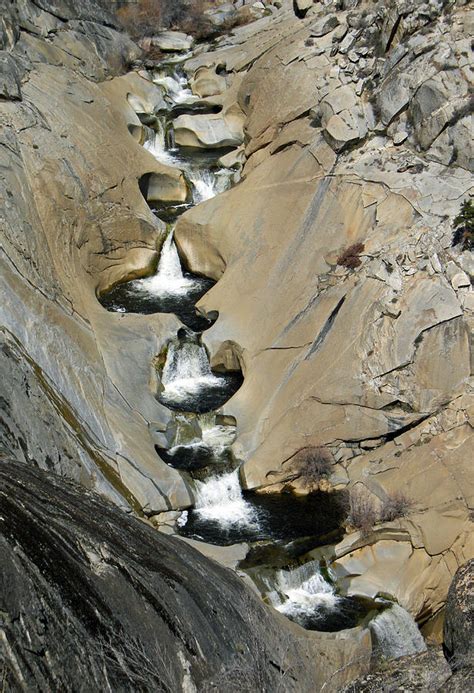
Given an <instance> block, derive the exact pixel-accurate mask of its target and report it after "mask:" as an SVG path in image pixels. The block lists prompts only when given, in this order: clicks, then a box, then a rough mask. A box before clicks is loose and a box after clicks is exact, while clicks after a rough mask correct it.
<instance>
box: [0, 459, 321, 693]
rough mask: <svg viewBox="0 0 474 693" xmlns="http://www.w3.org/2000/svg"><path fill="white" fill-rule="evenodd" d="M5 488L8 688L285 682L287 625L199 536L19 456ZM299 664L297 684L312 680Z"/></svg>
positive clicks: (1, 489)
mask: <svg viewBox="0 0 474 693" xmlns="http://www.w3.org/2000/svg"><path fill="white" fill-rule="evenodd" d="M0 498H1V506H2V517H1V520H0V527H1V532H2V534H1V536H0V543H1V547H2V548H1V552H2V570H1V574H2V575H1V576H2V597H3V598H2V604H1V612H2V621H3V623H2V628H3V638H4V645H5V653H6V672H5V678H4V679H3V681H4V685H5V683H6V685H7V690H19V689H22V690H28V691H33V690H62V691H92V690H110V689H112V690H114V691H129V690H140V691H170V692H174V691H179V690H195V689H194V688H192V687H190V686H192V683H191V682H194V684H196V685H197V686H198V690H203V688H202V686H204V682H205V681H206V680H210V679H212V678H215V677H218V679H219V682H220V684H219V685H220V686H221V687H220V688H219V690H226V691H227V690H234V689H233V688H232V678H233V676H234V673H235V672H238V671H244V672H245V677H246V679H247V680H248V682H249V684H250V685H252V686H253V690H257V689H258V690H263V688H259V686H261V685H263V686H265V689H266V690H276V688H275V686H276V684H277V681H278V679H279V677H281V672H282V671H283V670H285V669H288V666H289V665H290V663H293V664H294V663H295V661H296V660H293V656H294V654H293V647H294V643H293V642H292V640H291V637H290V636H289V634H288V633H285V628H284V627H283V628H282V626H281V624H279V626H278V627H277V625H278V624H277V622H276V621H275V618H274V617H273V616H272V615H271V613H270V612H269V611H267V609H266V608H265V607H264V606H263V604H261V603H260V601H259V600H258V599H257V598H256V597H255V596H253V595H252V594H251V593H249V592H248V591H247V588H246V587H245V586H244V584H243V583H242V581H241V580H240V579H239V578H237V576H235V575H234V574H232V573H231V572H230V571H228V570H226V569H224V568H222V567H220V566H218V565H217V564H215V563H213V562H210V561H209V560H208V559H207V558H204V557H203V556H202V555H201V554H200V553H199V552H197V551H195V550H194V549H193V548H191V547H190V546H188V545H187V544H185V543H183V542H180V541H177V540H176V539H171V538H169V537H166V536H163V535H161V534H158V533H157V532H155V531H154V530H152V529H151V528H150V527H148V526H147V525H145V524H143V523H142V522H140V521H139V520H137V519H134V518H131V517H127V516H126V515H125V514H124V513H123V512H120V511H119V510H117V509H116V508H115V507H113V506H112V505H110V504H109V503H108V502H106V501H104V500H103V499H102V498H100V497H99V496H96V495H94V494H92V493H89V492H85V491H84V490H82V489H79V487H76V486H75V485H73V484H71V483H68V482H65V481H64V480H63V479H61V478H60V477H56V476H54V475H50V474H46V473H44V472H42V471H40V470H37V469H33V468H31V467H29V466H27V465H26V464H23V463H19V462H14V461H2V462H1V463H0ZM283 641H285V647H283ZM280 644H281V645H282V647H280ZM231 672H234V673H232V674H231ZM295 672H296V669H293V670H292V677H291V678H289V679H288V681H287V682H286V683H285V686H286V687H285V690H294V686H296V689H297V690H309V688H306V685H307V684H308V682H306V683H305V682H304V681H303V680H300V681H299V682H298V684H297V677H296V676H295ZM186 686H188V687H186ZM267 686H268V688H267ZM209 690H212V688H211V689H209Z"/></svg>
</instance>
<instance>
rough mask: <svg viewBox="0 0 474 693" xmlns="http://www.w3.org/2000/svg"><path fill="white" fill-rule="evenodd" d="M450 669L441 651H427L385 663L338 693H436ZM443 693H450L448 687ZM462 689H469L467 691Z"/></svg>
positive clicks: (434, 649) (449, 673)
mask: <svg viewBox="0 0 474 693" xmlns="http://www.w3.org/2000/svg"><path fill="white" fill-rule="evenodd" d="M450 677H451V670H450V668H449V666H448V664H447V662H446V660H445V658H444V656H443V652H442V650H441V648H431V649H429V650H428V651H427V652H421V653H420V654H416V655H409V656H406V657H399V658H398V659H395V660H392V661H384V663H383V665H382V666H381V667H380V669H378V668H377V666H375V667H374V669H373V671H371V672H370V674H367V675H366V676H362V677H360V678H358V679H355V680H354V681H351V683H350V684H349V685H348V686H345V687H344V688H342V689H341V690H340V693H353V691H358V692H359V693H387V691H400V690H401V691H428V690H429V691H438V690H444V689H443V688H442V686H443V685H444V684H445V683H446V681H448V680H449V684H451V678H450ZM446 690H449V691H451V688H450V687H449V686H448V688H447V689H446ZM464 690H466V691H467V690H468V689H467V688H466V689H464Z"/></svg>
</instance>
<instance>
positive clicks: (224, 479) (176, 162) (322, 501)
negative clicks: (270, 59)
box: [99, 60, 425, 656]
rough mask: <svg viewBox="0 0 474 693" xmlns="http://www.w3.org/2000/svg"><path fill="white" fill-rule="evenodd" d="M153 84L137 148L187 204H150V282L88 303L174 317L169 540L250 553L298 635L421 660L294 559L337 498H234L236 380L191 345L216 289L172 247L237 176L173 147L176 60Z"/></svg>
mask: <svg viewBox="0 0 474 693" xmlns="http://www.w3.org/2000/svg"><path fill="white" fill-rule="evenodd" d="M152 80H153V82H154V83H155V84H156V86H157V88H159V89H161V90H162V91H163V96H164V99H165V101H166V102H167V103H168V106H169V108H168V109H167V110H166V112H158V113H152V114H143V113H137V115H138V116H139V117H140V119H141V121H142V123H143V127H144V129H145V140H144V143H143V146H144V147H145V148H146V149H147V150H148V151H149V152H150V153H151V154H152V155H153V156H154V157H155V158H156V159H157V160H158V161H159V162H160V163H163V164H166V165H168V166H172V167H175V168H178V169H180V170H181V171H182V172H183V173H184V175H185V177H186V180H187V182H188V184H189V188H190V198H191V199H189V200H187V201H186V202H185V203H182V204H179V205H166V204H156V203H155V204H154V205H153V207H152V209H153V212H154V213H155V214H156V216H157V217H159V218H160V219H161V220H163V221H165V222H166V224H167V236H166V239H165V241H164V243H163V245H162V248H161V253H160V259H159V262H158V266H157V270H156V273H155V274H154V275H153V276H150V277H147V278H145V279H139V280H134V281H129V282H125V283H122V284H119V285H118V286H116V287H114V288H113V289H112V290H111V291H109V292H108V293H107V294H105V295H102V296H100V297H99V300H100V301H101V303H102V305H103V306H104V308H106V309H107V310H109V311H115V312H128V313H142V314H154V313H174V314H175V315H176V316H177V317H178V318H179V319H180V321H181V322H182V325H183V327H182V328H180V329H179V330H178V332H177V334H176V336H175V338H174V339H172V340H171V341H170V342H169V344H168V345H167V347H166V349H165V350H164V351H163V352H162V353H161V354H159V355H158V359H157V362H158V366H157V370H158V374H159V382H160V386H159V390H158V392H157V393H156V398H157V399H158V401H160V402H161V403H162V404H163V405H165V406H166V407H168V409H169V410H170V411H171V412H172V416H171V423H170V425H169V427H168V430H167V432H166V439H167V445H166V446H165V445H163V446H161V447H158V446H155V447H156V451H157V453H158V455H159V456H160V458H161V459H162V460H164V461H165V463H166V464H168V465H170V466H171V467H173V468H175V469H178V470H180V472H181V473H182V474H184V475H186V478H187V480H188V482H189V485H190V486H191V487H192V489H193V494H194V499H195V503H194V507H192V508H191V509H189V510H187V511H184V512H182V513H181V516H180V518H179V519H178V521H177V531H178V533H179V534H181V535H183V536H186V537H190V538H193V539H195V540H198V541H203V542H207V543H210V544H216V545H231V544H235V543H242V542H246V543H248V544H250V547H249V552H248V554H247V558H246V560H245V561H244V562H243V563H241V565H240V566H239V567H240V569H243V570H246V571H247V573H248V575H249V576H250V577H251V579H252V580H253V581H254V583H255V585H256V586H257V588H258V589H259V591H260V593H261V595H262V598H263V599H264V601H266V602H267V603H268V604H270V605H271V606H273V608H275V609H277V610H279V611H280V612H281V613H282V614H284V615H285V616H287V617H288V618H289V619H291V620H293V621H295V622H296V623H298V624H299V625H301V626H302V627H304V628H306V629H309V630H320V631H338V630H342V629H344V628H352V627H354V626H356V625H360V624H363V625H368V626H369V627H370V629H371V632H372V634H373V640H374V642H375V643H377V646H378V647H379V648H381V649H382V651H383V652H384V653H385V654H387V656H401V654H411V653H413V652H419V651H422V650H423V649H425V645H424V641H423V638H422V636H421V634H420V633H419V631H418V628H417V626H416V624H415V622H414V620H413V618H412V617H411V616H410V615H409V614H408V612H406V611H405V610H404V609H402V608H401V607H400V606H398V605H397V604H395V603H393V602H388V601H386V600H383V599H367V598H364V597H358V596H346V595H344V594H342V593H341V589H340V588H339V586H338V584H337V580H336V578H335V576H334V575H332V574H331V573H330V572H329V571H327V570H323V569H322V567H321V562H320V561H319V560H308V559H307V557H306V558H303V557H304V555H305V554H308V552H309V551H311V550H312V549H314V548H315V547H318V546H323V545H327V544H330V543H336V542H337V541H338V540H339V539H340V538H341V537H342V533H343V530H342V529H341V527H342V525H343V522H344V519H345V513H346V511H345V506H344V494H343V492H334V493H322V492H317V493H312V494H310V495H307V496H304V497H298V496H294V495H292V494H289V493H287V494H285V493H282V494H258V493H255V492H251V491H245V490H243V489H242V486H241V481H240V474H239V461H238V460H236V459H235V458H234V455H233V452H232V444H233V442H234V440H235V437H236V425H237V424H236V422H235V421H233V420H232V418H231V417H228V416H225V413H224V412H223V411H222V407H223V406H224V405H225V403H226V402H227V401H228V400H229V399H230V398H231V397H232V396H233V395H234V394H235V393H236V392H237V390H238V389H239V387H240V386H241V385H242V382H243V376H242V373H241V372H240V371H227V372H214V371H213V370H212V368H211V365H210V360H209V355H208V352H207V350H206V347H205V346H204V344H203V343H202V340H201V337H202V334H203V332H204V331H205V330H206V329H208V328H209V327H210V326H211V325H212V324H213V323H214V322H215V321H216V319H218V316H217V314H215V315H213V314H211V315H202V314H200V313H199V312H198V311H197V310H196V308H195V306H196V303H197V301H199V299H200V298H201V297H202V296H203V295H204V294H205V293H206V292H207V291H209V289H210V288H211V287H212V286H214V284H215V282H214V281H213V280H212V279H210V278H207V277H202V276H197V275H194V274H192V273H191V272H189V271H188V270H187V268H186V267H183V263H182V260H181V258H180V257H179V254H178V250H177V247H176V244H175V242H174V227H175V224H176V220H177V218H178V217H179V215H180V214H182V213H183V212H184V211H186V209H189V208H190V207H191V206H193V205H196V204H201V203H203V202H205V201H206V200H210V199H211V198H212V197H214V196H215V195H218V194H220V193H223V192H225V191H226V190H228V189H229V188H230V187H231V186H232V185H233V184H235V183H236V182H238V176H237V175H236V172H235V171H233V170H229V169H226V168H225V167H223V166H222V165H221V164H220V163H219V160H220V158H221V156H222V155H223V154H225V153H227V152H228V151H229V149H218V150H215V149H214V150H197V149H196V150H195V149H192V150H189V149H185V148H179V147H177V146H176V143H175V139H174V131H173V118H174V117H176V116H177V115H178V114H182V113H189V114H191V115H192V114H193V113H196V112H201V113H202V112H203V109H205V108H206V106H205V104H202V103H200V99H199V97H197V96H195V95H194V94H193V93H192V91H191V89H190V87H189V84H188V81H187V79H186V77H185V73H184V71H183V70H182V68H181V66H180V64H179V62H178V60H173V61H170V62H168V63H163V64H162V65H161V66H160V68H159V69H157V70H155V71H154V73H153V74H152ZM302 561H304V562H302Z"/></svg>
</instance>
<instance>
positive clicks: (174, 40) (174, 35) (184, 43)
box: [151, 31, 194, 53]
mask: <svg viewBox="0 0 474 693" xmlns="http://www.w3.org/2000/svg"><path fill="white" fill-rule="evenodd" d="M193 43H194V39H193V37H192V36H189V35H188V34H184V33H183V32H181V31H161V32H160V33H159V34H154V35H153V36H152V37H151V45H152V46H153V48H159V49H160V50H162V51H164V52H177V53H181V52H185V51H189V50H190V49H191V48H192V45H193Z"/></svg>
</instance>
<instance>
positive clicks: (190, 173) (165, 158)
mask: <svg viewBox="0 0 474 693" xmlns="http://www.w3.org/2000/svg"><path fill="white" fill-rule="evenodd" d="M170 134H171V133H170ZM143 146H144V147H145V149H146V150H147V151H149V152H150V154H153V156H154V157H155V159H157V161H159V162H160V163H162V164H166V165H167V166H173V167H174V168H179V169H180V170H181V171H184V172H185V173H186V175H187V177H188V179H189V182H190V183H191V186H192V189H193V203H194V204H195V205H197V204H199V203H200V202H205V200H210V199H211V198H213V197H215V196H216V195H218V194H219V193H221V192H224V191H225V190H228V189H229V187H230V183H231V176H232V171H230V170H228V169H225V168H221V169H219V170H217V171H211V170H209V169H206V168H198V167H196V166H195V165H193V163H192V162H187V161H183V160H182V159H180V158H179V157H178V156H176V150H174V149H169V148H168V146H167V142H166V128H165V123H164V122H163V120H161V119H158V124H157V126H156V130H152V129H151V128H149V129H148V130H147V137H146V140H145V142H144V144H143Z"/></svg>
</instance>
